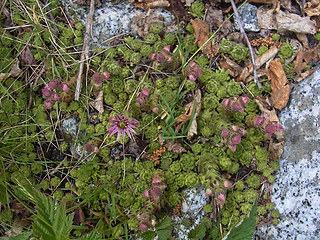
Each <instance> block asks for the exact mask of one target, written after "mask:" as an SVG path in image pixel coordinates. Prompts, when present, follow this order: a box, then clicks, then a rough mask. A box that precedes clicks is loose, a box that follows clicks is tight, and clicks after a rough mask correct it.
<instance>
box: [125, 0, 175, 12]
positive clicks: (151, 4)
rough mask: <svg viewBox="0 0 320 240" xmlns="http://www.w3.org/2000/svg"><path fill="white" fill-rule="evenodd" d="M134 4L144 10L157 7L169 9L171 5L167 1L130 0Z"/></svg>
mask: <svg viewBox="0 0 320 240" xmlns="http://www.w3.org/2000/svg"><path fill="white" fill-rule="evenodd" d="M129 2H133V3H134V5H135V6H136V7H138V8H141V9H143V10H147V9H149V8H156V7H169V6H170V3H169V1H167V0H129Z"/></svg>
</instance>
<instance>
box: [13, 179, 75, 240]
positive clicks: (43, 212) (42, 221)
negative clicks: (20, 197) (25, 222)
mask: <svg viewBox="0 0 320 240" xmlns="http://www.w3.org/2000/svg"><path fill="white" fill-rule="evenodd" d="M19 187H20V188H21V191H22V192H23V193H24V194H25V195H26V196H27V197H28V198H29V199H30V200H31V201H32V202H34V204H35V205H36V207H35V209H36V212H37V213H36V214H35V213H34V215H35V217H36V219H35V221H34V222H33V224H32V228H33V234H34V235H36V236H38V237H40V238H41V239H50V240H66V239H69V234H70V232H71V230H72V220H73V214H69V215H67V213H66V205H65V204H60V205H59V204H58V202H57V201H55V200H53V199H51V198H49V197H47V196H45V195H44V194H42V193H41V192H40V191H39V190H37V189H35V188H34V187H32V186H31V185H23V186H22V184H20V183H19Z"/></svg>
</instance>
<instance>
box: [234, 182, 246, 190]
mask: <svg viewBox="0 0 320 240" xmlns="http://www.w3.org/2000/svg"><path fill="white" fill-rule="evenodd" d="M235 188H236V189H237V190H239V191H242V190H243V189H244V188H245V185H244V183H243V181H241V180H239V181H237V182H236V183H235Z"/></svg>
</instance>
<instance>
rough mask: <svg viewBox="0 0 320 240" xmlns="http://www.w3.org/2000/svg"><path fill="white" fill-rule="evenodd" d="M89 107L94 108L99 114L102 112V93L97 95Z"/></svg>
mask: <svg viewBox="0 0 320 240" xmlns="http://www.w3.org/2000/svg"><path fill="white" fill-rule="evenodd" d="M90 105H91V106H92V107H93V108H95V109H96V110H97V111H98V112H99V113H103V112H104V108H103V91H100V92H99V93H98V96H97V98H96V99H95V100H93V101H91V102H90Z"/></svg>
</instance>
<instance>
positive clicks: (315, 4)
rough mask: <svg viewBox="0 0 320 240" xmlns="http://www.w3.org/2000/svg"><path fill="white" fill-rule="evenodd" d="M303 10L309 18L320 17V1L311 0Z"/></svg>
mask: <svg viewBox="0 0 320 240" xmlns="http://www.w3.org/2000/svg"><path fill="white" fill-rule="evenodd" d="M303 10H304V11H305V13H306V14H307V15H308V16H310V17H311V16H319V15H320V1H319V0H311V1H308V2H307V3H306V4H305V5H304V7H303Z"/></svg>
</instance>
